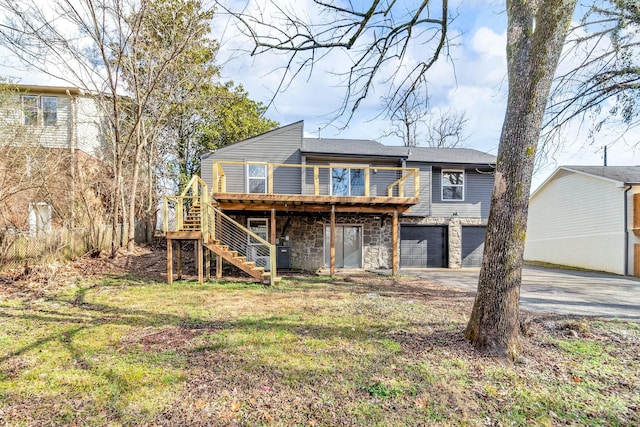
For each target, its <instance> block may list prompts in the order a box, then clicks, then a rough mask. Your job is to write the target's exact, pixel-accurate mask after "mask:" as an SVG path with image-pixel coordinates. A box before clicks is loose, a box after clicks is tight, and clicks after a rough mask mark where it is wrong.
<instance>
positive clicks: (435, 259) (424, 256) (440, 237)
mask: <svg viewBox="0 0 640 427" xmlns="http://www.w3.org/2000/svg"><path fill="white" fill-rule="evenodd" d="M446 232H447V228H446V227H441V226H417V225H403V226H402V227H401V228H400V267H404V268H425V267H436V268H442V267H446V266H447V263H446V255H447V245H446V244H447V238H446V236H447V234H446Z"/></svg>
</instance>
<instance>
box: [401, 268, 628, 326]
mask: <svg viewBox="0 0 640 427" xmlns="http://www.w3.org/2000/svg"><path fill="white" fill-rule="evenodd" d="M479 272H480V269H478V268H464V269H461V270H453V269H429V270H409V269H407V270H404V269H403V270H400V273H401V274H409V275H416V276H419V277H422V278H425V279H427V280H432V281H434V282H438V283H440V284H442V285H445V286H452V287H456V288H461V289H466V290H471V291H474V292H475V291H476V289H477V286H478V274H479ZM520 306H521V307H522V308H524V309H527V310H531V311H539V312H550V313H558V314H579V315H588V316H602V317H615V318H618V319H620V320H630V321H634V322H640V280H639V279H637V278H633V277H625V276H618V275H615V274H604V273H592V272H584V271H573V270H561V269H554V268H546V267H533V266H525V267H524V269H523V272H522V288H521V290H520Z"/></svg>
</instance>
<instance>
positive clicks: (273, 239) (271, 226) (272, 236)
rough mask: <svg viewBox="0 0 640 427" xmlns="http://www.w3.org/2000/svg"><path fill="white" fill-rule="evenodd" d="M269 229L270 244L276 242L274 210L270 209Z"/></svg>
mask: <svg viewBox="0 0 640 427" xmlns="http://www.w3.org/2000/svg"><path fill="white" fill-rule="evenodd" d="M269 227H270V229H271V237H270V240H271V244H272V245H275V244H276V210H275V209H271V225H270V226H269Z"/></svg>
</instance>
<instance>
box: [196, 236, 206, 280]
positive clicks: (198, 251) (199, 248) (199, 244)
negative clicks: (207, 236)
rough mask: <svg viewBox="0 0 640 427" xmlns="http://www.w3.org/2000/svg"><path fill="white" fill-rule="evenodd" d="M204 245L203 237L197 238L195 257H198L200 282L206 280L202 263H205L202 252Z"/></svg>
mask: <svg viewBox="0 0 640 427" xmlns="http://www.w3.org/2000/svg"><path fill="white" fill-rule="evenodd" d="M203 249H204V246H203V245H202V239H198V240H196V247H195V252H196V253H195V258H196V264H197V265H198V283H199V284H202V283H203V282H204V280H203V275H202V264H203V260H202V253H203V252H204V251H203Z"/></svg>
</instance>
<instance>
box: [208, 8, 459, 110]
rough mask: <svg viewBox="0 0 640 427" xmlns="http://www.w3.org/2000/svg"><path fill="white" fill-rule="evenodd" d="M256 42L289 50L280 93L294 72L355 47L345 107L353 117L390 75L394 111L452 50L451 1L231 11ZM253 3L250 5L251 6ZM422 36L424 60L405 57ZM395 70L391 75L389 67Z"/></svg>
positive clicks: (346, 76)
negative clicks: (378, 81) (303, 10)
mask: <svg viewBox="0 0 640 427" xmlns="http://www.w3.org/2000/svg"><path fill="white" fill-rule="evenodd" d="M216 3H218V4H219V6H220V7H221V8H222V9H223V10H225V11H226V12H227V13H229V14H231V15H233V16H234V17H235V18H236V19H237V20H238V21H239V22H240V23H241V28H242V29H243V30H244V31H245V33H246V35H247V36H249V37H250V38H251V39H252V40H253V42H254V47H253V49H251V50H250V53H251V54H252V55H257V54H260V53H263V52H266V51H278V52H283V53H287V54H289V56H288V57H287V59H286V61H285V67H283V70H284V72H283V74H282V78H281V80H280V84H279V86H278V88H277V89H276V91H275V93H278V92H280V91H282V90H284V89H286V88H287V87H288V85H289V83H290V82H291V80H292V79H293V78H295V77H296V76H298V75H300V74H303V73H304V72H309V73H311V72H312V71H313V66H314V64H315V63H316V62H317V61H321V60H322V59H324V57H325V55H327V54H328V52H329V51H331V50H333V49H342V50H348V51H350V52H351V54H352V62H351V64H350V65H349V66H348V67H347V70H345V71H344V73H342V74H341V76H342V78H343V83H344V87H345V96H344V98H343V103H342V105H341V107H340V109H339V111H338V112H339V113H344V112H348V114H349V115H350V116H351V115H352V114H353V113H354V112H355V110H357V108H358V106H359V105H360V103H361V102H362V101H363V100H364V99H365V98H367V97H368V96H369V95H370V93H371V91H372V89H373V88H374V86H375V84H376V79H377V78H378V77H379V76H382V80H383V81H384V82H386V83H392V84H391V85H389V86H388V87H389V88H390V89H389V93H388V96H386V97H385V98H384V99H386V100H387V103H388V107H389V109H390V110H391V111H393V110H396V109H398V108H399V107H400V106H401V105H402V103H403V102H404V101H405V99H406V98H407V97H408V96H409V94H410V93H411V92H413V91H414V90H416V89H417V88H419V87H420V86H421V85H422V84H423V83H424V82H425V75H426V73H427V71H428V70H429V69H430V68H431V67H432V66H433V64H434V63H435V62H436V60H437V59H438V58H439V57H440V56H441V55H442V54H443V53H446V47H447V35H448V32H447V30H448V28H447V25H448V22H449V21H448V18H449V4H448V1H447V0H442V1H440V2H439V3H438V4H437V5H434V4H433V2H430V1H429V0H422V1H417V2H416V3H415V4H414V5H412V6H410V7H407V6H406V5H405V4H404V2H396V1H382V0H372V1H370V2H365V3H362V4H355V3H353V2H348V3H347V4H344V5H343V4H342V3H334V2H332V1H325V0H313V2H312V5H314V6H315V9H314V10H313V11H312V12H311V13H310V14H309V16H297V15H296V14H295V12H294V11H293V10H292V9H291V8H289V7H287V6H282V2H278V1H275V0H267V1H265V2H263V3H262V4H261V5H259V6H257V9H256V10H255V11H251V10H250V11H246V9H245V11H244V12H238V11H234V10H231V9H230V8H229V7H228V6H227V5H225V2H224V1H217V2H216ZM247 9H248V8H247ZM416 40H417V42H418V43H419V49H420V51H421V52H422V55H423V56H422V59H421V60H420V61H418V62H417V63H411V64H408V63H407V64H405V63H404V61H405V60H406V56H407V54H408V52H409V50H410V49H411V48H412V47H415V46H414V45H413V43H415V42H416ZM388 69H392V70H393V71H392V72H391V74H390V75H386V74H385V72H386V71H387V70H388Z"/></svg>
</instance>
